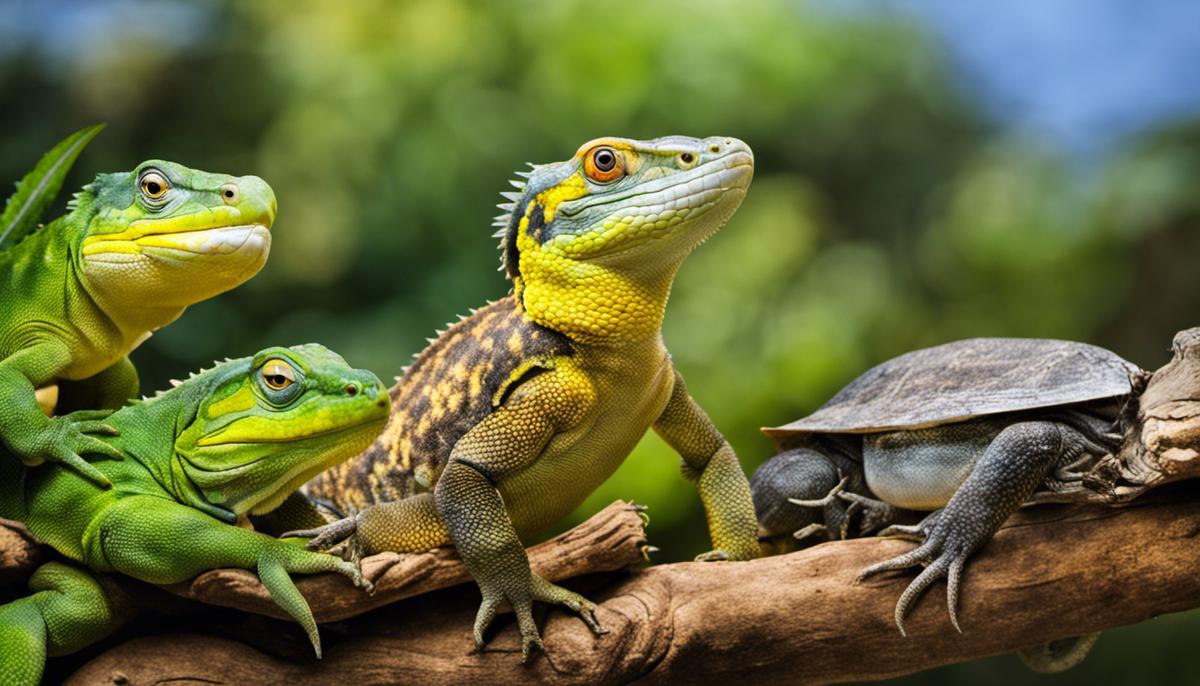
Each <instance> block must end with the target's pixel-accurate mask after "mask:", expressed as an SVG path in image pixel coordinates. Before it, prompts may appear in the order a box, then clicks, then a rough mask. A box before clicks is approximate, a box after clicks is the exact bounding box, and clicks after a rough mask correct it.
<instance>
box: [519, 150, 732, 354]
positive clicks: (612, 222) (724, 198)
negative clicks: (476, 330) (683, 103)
mask: <svg viewBox="0 0 1200 686" xmlns="http://www.w3.org/2000/svg"><path fill="white" fill-rule="evenodd" d="M753 173H754V156H753V154H752V153H751V151H750V148H749V146H747V145H746V144H745V143H743V142H742V141H740V140H737V139H736V138H725V137H715V138H703V139H701V138H688V137H684V136H669V137H666V138H656V139H653V140H648V141H637V140H630V139H625V138H600V139H596V140H593V141H591V142H589V143H585V144H584V145H583V146H582V147H580V148H579V151H578V152H576V154H575V156H574V157H573V158H571V159H569V160H567V161H565V162H558V163H555V164H546V165H539V166H534V167H533V170H532V171H531V172H529V173H527V174H523V176H526V177H527V180H526V181H524V182H519V181H518V182H514V185H516V186H517V187H518V188H519V189H520V192H518V193H508V194H504V195H505V197H507V198H509V199H510V200H511V201H512V202H511V204H510V205H501V206H500V207H501V208H503V209H506V210H508V213H507V214H505V215H502V216H501V217H497V223H498V224H499V225H500V226H501V227H502V231H501V234H499V235H502V236H503V238H504V243H503V249H504V264H505V267H506V269H507V272H508V275H509V277H510V278H511V279H512V280H513V284H514V285H513V290H514V294H515V295H516V297H517V298H518V301H519V302H521V304H522V306H523V307H524V308H525V311H526V312H527V314H528V315H529V316H530V317H532V318H533V319H534V320H535V321H538V322H539V323H541V324H544V325H546V326H549V327H550V328H553V329H555V330H557V331H561V332H563V333H566V334H568V335H571V336H573V337H576V338H580V339H585V340H586V339H613V338H636V337H640V336H648V335H653V334H656V333H657V332H658V328H659V325H660V324H661V318H662V311H663V308H664V307H665V306H666V299H667V295H668V293H669V290H670V285H671V282H672V280H673V279H674V275H675V272H676V270H677V269H678V268H679V265H680V264H682V262H683V260H684V258H686V257H687V255H688V254H689V253H690V252H691V251H692V250H693V249H694V248H695V247H696V246H698V245H699V244H701V243H703V242H704V240H705V239H707V238H708V237H709V236H711V235H713V234H714V233H715V232H716V231H717V230H718V229H720V228H721V227H722V226H723V225H724V224H725V222H726V221H728V219H729V217H730V216H731V215H732V214H733V212H734V210H736V209H737V208H738V206H739V205H740V204H741V202H742V198H744V197H745V195H746V189H747V187H748V186H749V185H750V179H751V177H752V176H753Z"/></svg>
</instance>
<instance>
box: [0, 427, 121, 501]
mask: <svg viewBox="0 0 1200 686" xmlns="http://www.w3.org/2000/svg"><path fill="white" fill-rule="evenodd" d="M109 414H111V413H110V412H107V411H92V410H86V411H80V412H72V413H71V414H68V415H64V416H62V417H53V418H51V419H49V420H48V422H49V423H48V424H46V425H45V427H44V428H43V429H42V430H40V431H36V432H34V433H33V435H31V436H27V437H14V438H13V440H12V442H11V444H10V446H9V447H10V448H11V449H12V451H13V453H14V454H16V455H18V456H19V457H20V458H21V461H22V462H24V463H25V464H26V465H27V466H34V465H38V464H41V463H42V462H59V463H62V464H64V465H66V466H68V467H70V468H71V469H74V470H75V471H77V472H79V473H80V474H82V475H83V476H84V477H86V478H88V479H90V480H92V481H94V482H96V483H97V484H100V485H101V486H103V487H104V488H110V487H111V486H112V482H111V481H109V479H108V477H107V476H105V475H104V474H102V473H101V472H100V470H99V469H96V468H95V467H94V466H92V465H90V464H88V463H87V462H86V461H85V460H84V459H83V457H82V456H83V455H87V454H93V455H101V456H103V457H107V458H111V459H114V460H122V459H124V458H125V456H124V455H123V454H122V453H121V451H120V450H117V449H116V448H114V447H113V446H111V445H109V444H108V443H106V442H105V441H104V440H102V439H100V438H97V436H116V435H117V434H118V433H119V432H118V431H117V429H116V427H114V426H113V425H111V424H108V423H105V422H104V421H102V420H103V419H104V418H105V417H107V416H108V415H109Z"/></svg>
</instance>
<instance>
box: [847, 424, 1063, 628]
mask: <svg viewBox="0 0 1200 686" xmlns="http://www.w3.org/2000/svg"><path fill="white" fill-rule="evenodd" d="M1085 440H1086V439H1084V438H1083V437H1082V436H1081V435H1080V434H1079V433H1078V432H1077V431H1075V430H1074V429H1071V428H1070V427H1067V426H1065V425H1062V424H1058V423H1055V422H1041V421H1031V422H1019V423H1016V424H1011V425H1009V426H1008V427H1006V428H1005V429H1004V430H1002V431H1001V432H1000V433H999V434H998V435H997V436H996V437H995V438H994V439H993V440H992V442H991V443H990V444H989V445H988V447H987V449H985V450H984V452H983V455H982V456H981V457H980V458H979V461H978V462H977V463H976V464H975V466H974V468H973V469H972V471H971V473H970V475H969V476H968V477H967V479H966V480H965V481H964V482H963V484H962V485H961V486H960V487H959V488H958V490H957V491H956V492H955V493H954V495H953V496H952V497H951V498H950V501H949V502H948V503H947V504H946V507H945V508H943V509H942V510H941V511H940V514H938V516H937V518H936V520H934V521H933V522H931V523H930V525H929V526H928V527H925V526H924V524H925V522H922V525H919V526H918V528H917V531H913V532H910V533H915V534H918V535H919V534H920V533H924V534H925V537H924V541H923V542H922V543H921V544H920V545H919V546H918V547H917V548H916V549H914V550H912V551H910V552H908V553H905V554H904V555H901V556H899V557H896V558H893V559H891V560H887V561H886V562H881V563H879V564H876V565H873V566H871V567H868V568H867V569H865V570H863V571H862V573H860V574H859V579H860V580H862V579H866V578H867V577H870V576H873V575H875V574H878V573H880V572H886V571H890V570H896V569H907V568H909V567H915V566H917V565H924V566H925V569H924V570H922V571H921V573H920V574H918V575H917V577H916V579H914V580H913V581H912V583H910V584H909V585H908V588H906V589H905V590H904V593H902V594H901V595H900V599H899V601H898V602H897V603H896V613H895V618H896V626H897V627H898V628H899V629H900V633H901V634H905V630H904V617H905V616H906V615H907V613H908V611H909V609H910V608H911V607H912V605H913V603H914V602H915V601H916V600H917V598H918V597H919V596H920V595H921V593H923V592H924V591H925V590H926V589H927V588H929V586H931V585H932V584H933V583H934V582H936V581H937V580H938V579H941V578H943V577H944V578H946V603H947V606H948V609H949V611H950V622H951V623H952V624H953V625H954V628H955V629H957V630H958V631H959V632H961V631H962V628H961V626H960V625H959V622H958V593H959V585H960V582H961V580H962V572H963V568H964V567H965V566H966V563H967V560H968V559H969V558H970V556H971V555H973V554H974V553H975V552H976V551H977V550H979V549H980V548H981V547H983V545H984V544H985V543H987V542H988V541H989V540H990V539H991V537H992V535H994V534H995V533H996V531H997V530H998V529H999V528H1000V525H1001V524H1003V523H1004V521H1005V520H1006V519H1008V517H1009V515H1011V514H1012V513H1013V512H1014V511H1016V509H1017V508H1018V507H1020V506H1021V504H1022V503H1023V502H1025V501H1026V500H1028V499H1029V496H1030V495H1031V494H1032V493H1033V491H1034V489H1035V488H1037V486H1038V484H1040V483H1041V482H1042V481H1043V480H1044V479H1045V478H1046V475H1047V473H1049V472H1050V470H1051V469H1052V468H1053V467H1054V466H1055V465H1056V464H1057V463H1058V462H1059V460H1060V459H1062V458H1063V457H1064V456H1069V457H1070V459H1074V458H1075V457H1076V456H1078V454H1079V453H1080V452H1081V451H1083V450H1084V449H1085V444H1084V441H1085ZM893 532H894V531H893ZM905 635H907V634H905Z"/></svg>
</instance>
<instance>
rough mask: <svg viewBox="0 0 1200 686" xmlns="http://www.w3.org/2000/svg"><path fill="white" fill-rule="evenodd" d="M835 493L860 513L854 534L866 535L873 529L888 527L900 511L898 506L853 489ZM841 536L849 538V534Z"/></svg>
mask: <svg viewBox="0 0 1200 686" xmlns="http://www.w3.org/2000/svg"><path fill="white" fill-rule="evenodd" d="M837 495H838V498H840V499H842V500H844V501H846V502H847V503H850V507H851V508H855V511H856V512H861V513H862V514H861V515H860V516H859V518H858V530H857V531H856V532H855V535H856V536H866V535H867V534H869V533H871V532H873V531H878V530H880V529H884V528H885V527H889V528H890V527H891V524H892V522H894V521H896V517H897V516H898V515H899V513H900V510H899V508H897V507H896V506H894V505H891V504H888V503H885V502H883V501H882V500H879V499H877V498H871V497H869V496H865V495H861V494H858V493H855V492H853V491H842V492H840V493H838V494H837ZM842 538H850V536H842Z"/></svg>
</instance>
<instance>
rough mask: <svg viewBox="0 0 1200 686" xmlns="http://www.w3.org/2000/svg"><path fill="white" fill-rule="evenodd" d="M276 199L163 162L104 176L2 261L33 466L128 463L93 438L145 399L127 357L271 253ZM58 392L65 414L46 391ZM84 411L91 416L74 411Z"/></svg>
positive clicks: (7, 393) (22, 448) (14, 393)
mask: <svg viewBox="0 0 1200 686" xmlns="http://www.w3.org/2000/svg"><path fill="white" fill-rule="evenodd" d="M274 218H275V195H274V193H272V191H271V188H270V187H269V186H267V184H266V183H265V182H264V181H263V180H262V179H260V178H258V177H255V176H241V177H233V176H226V175H224V174H209V173H206V172H201V171H196V170H193V169H188V168H187V167H184V166H181V165H178V164H175V163H172V162H165V161H161V160H151V161H148V162H143V163H142V164H141V165H139V166H138V168H137V169H135V170H134V171H132V172H125V173H117V174H101V175H99V176H97V177H96V180H95V181H94V182H93V183H91V184H90V185H88V186H86V187H84V189H83V190H82V191H81V192H80V193H78V194H77V195H76V197H75V200H74V201H73V202H72V206H71V211H70V212H69V213H68V214H67V215H65V216H63V217H60V218H58V219H56V220H54V221H52V222H50V224H49V225H47V226H46V227H45V228H43V229H42V230H40V231H38V232H36V233H34V234H33V235H31V236H29V237H27V238H26V239H25V240H23V241H21V242H20V243H18V244H17V245H16V246H14V247H12V248H11V249H9V250H7V251H5V252H3V253H0V397H4V398H5V402H4V403H3V404H2V405H0V438H3V442H4V445H5V446H7V448H8V450H9V452H11V453H12V454H13V455H15V456H16V457H18V458H20V460H21V461H22V462H24V463H25V464H26V465H29V466H32V465H36V464H39V463H41V462H43V461H53V462H62V463H66V464H69V465H70V466H72V467H73V468H75V469H77V470H79V472H80V473H82V474H84V475H86V476H88V477H89V478H91V479H93V480H95V481H96V482H98V483H101V484H104V485H107V483H108V482H107V477H105V476H104V475H103V474H102V473H101V470H98V469H96V468H95V467H93V466H91V465H89V464H88V463H86V462H84V461H83V459H82V458H81V455H83V454H87V453H95V454H99V455H105V456H109V457H117V458H119V457H120V455H119V454H118V453H117V452H116V451H115V449H114V448H113V447H111V446H110V445H108V444H106V443H104V442H103V441H101V440H99V439H98V438H96V437H95V436H91V435H87V434H93V433H112V430H113V427H112V426H111V425H110V424H106V423H104V422H102V421H99V420H100V419H101V418H102V417H103V416H104V415H105V414H107V412H97V410H114V409H116V408H118V407H120V406H121V405H122V404H123V403H124V402H125V401H126V400H127V399H129V398H130V397H133V396H135V395H136V394H137V390H138V378H137V372H136V371H135V370H134V368H133V365H132V364H130V362H129V360H128V358H127V357H126V355H128V354H129V352H130V351H132V350H133V349H134V348H135V347H137V346H138V344H140V343H141V342H142V341H144V340H146V338H148V337H149V336H150V334H151V332H153V331H155V330H156V329H158V328H160V327H162V326H166V325H167V324H169V323H171V322H172V321H174V320H175V319H176V318H178V317H179V315H180V314H182V313H183V310H184V308H186V307H187V306H188V305H191V304H193V303H197V302H199V301H201V300H204V299H206V298H209V297H212V296H214V295H216V294H218V293H221V292H224V291H226V290H229V289H231V288H233V287H235V286H237V285H239V284H241V283H242V282H244V281H246V280H247V279H249V278H250V277H251V276H253V275H254V274H256V273H257V272H258V270H259V269H260V268H261V267H262V266H263V264H264V263H265V262H266V259H267V253H268V252H269V249H270V244H271V235H270V232H269V229H270V226H271V223H272V221H274ZM52 384H58V387H59V403H58V406H59V410H60V414H66V415H67V416H61V417H57V418H49V417H46V416H45V414H44V413H43V412H42V409H41V408H40V407H39V405H38V401H37V398H36V396H35V389H39V388H43V387H47V386H50V385H52ZM73 410H87V412H82V413H78V414H68V413H70V412H71V411H73Z"/></svg>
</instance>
